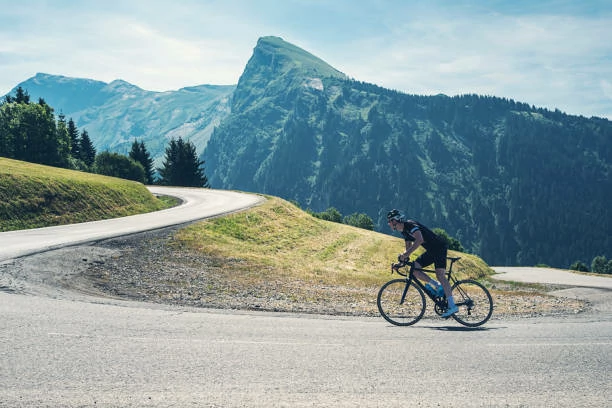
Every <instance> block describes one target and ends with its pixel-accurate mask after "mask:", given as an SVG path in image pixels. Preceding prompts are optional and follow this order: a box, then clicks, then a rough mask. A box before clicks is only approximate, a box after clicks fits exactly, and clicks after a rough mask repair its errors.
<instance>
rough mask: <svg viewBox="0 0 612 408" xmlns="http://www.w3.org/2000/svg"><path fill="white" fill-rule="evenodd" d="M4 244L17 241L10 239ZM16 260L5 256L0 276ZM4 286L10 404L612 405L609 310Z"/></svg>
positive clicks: (2, 395)
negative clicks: (567, 312)
mask: <svg viewBox="0 0 612 408" xmlns="http://www.w3.org/2000/svg"><path fill="white" fill-rule="evenodd" d="M196 195H197V194H196ZM191 199H195V200H196V201H198V200H199V199H197V198H188V200H191ZM231 201H232V202H233V201H234V200H233V199H232V200H231ZM251 204H254V203H251ZM190 205H191V204H190ZM193 205H196V204H193ZM202 205H204V206H205V204H202ZM200 215H202V213H201V212H200ZM159 218H162V217H159ZM181 222H185V221H181ZM144 224H145V225H147V226H150V224H149V221H147V222H144ZM113 228H115V227H113ZM87 229H89V227H88V228H87ZM75 234H76V232H75ZM77 235H78V234H77ZM11 239H16V238H15V237H14V235H13V234H11ZM77 239H79V240H82V239H86V238H83V237H79V238H77ZM0 240H1V242H2V246H4V245H5V244H8V242H7V241H6V235H2V234H0ZM43 245H49V244H48V243H47V241H46V240H44V241H43ZM53 245H60V244H55V243H54V244H53ZM12 251H17V252H13V253H17V254H21V252H19V249H16V250H15V249H12ZM28 251H32V250H31V249H28ZM39 251H40V250H38V252H39ZM34 252H37V251H34ZM4 256H5V257H6V256H7V255H6V252H4ZM39 256H40V255H39ZM33 258H35V257H28V258H27V259H33ZM5 259H6V258H5ZM13 264H16V263H15V262H14V261H5V262H4V263H3V267H4V269H0V273H6V272H4V271H6V268H11V267H12V265H13ZM2 288H4V289H0V316H1V317H0V407H11V408H15V407H321V406H330V407H400V406H401V407H407V406H422V407H426V406H439V407H447V406H448V407H491V406H495V407H551V406H554V407H570V406H571V407H605V406H610V405H611V404H610V402H611V401H612V389H611V385H610V384H612V381H611V380H612V378H611V375H610V367H612V316H611V315H610V313H609V312H606V311H605V310H604V311H602V310H599V309H594V311H593V312H590V313H585V314H580V315H575V316H566V317H555V318H532V319H516V320H505V321H502V320H497V319H492V320H491V321H490V322H488V323H487V324H486V325H485V326H484V327H483V328H480V329H475V330H474V329H472V330H469V329H465V328H462V327H461V326H459V325H458V324H457V323H456V322H454V321H449V320H442V319H431V320H425V321H422V322H419V323H418V324H417V325H416V326H413V327H408V328H401V327H395V326H391V325H389V324H388V323H386V322H385V321H384V320H383V319H382V318H339V317H330V316H305V315H296V314H274V313H256V312H252V313H250V312H236V311H220V310H202V309H192V308H183V307H182V308H179V307H169V306H160V305H152V304H147V303H136V302H126V301H119V300H111V299H101V298H96V297H91V296H86V295H83V294H78V295H76V294H75V295H71V294H69V293H63V292H61V288H60V287H57V288H56V292H57V294H56V295H54V294H53V291H50V292H45V293H46V294H45V295H44V296H43V295H39V294H36V293H28V292H27V291H25V292H15V291H12V290H10V285H7V286H3V287H2ZM597 290H604V291H605V290H606V289H601V288H599V289H597ZM608 295H609V293H608Z"/></svg>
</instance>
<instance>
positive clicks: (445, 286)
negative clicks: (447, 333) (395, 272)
mask: <svg viewBox="0 0 612 408" xmlns="http://www.w3.org/2000/svg"><path fill="white" fill-rule="evenodd" d="M387 223H388V224H389V227H391V229H392V230H393V231H399V232H400V233H401V234H402V236H403V237H404V240H405V242H406V252H404V253H403V254H400V256H399V259H400V261H404V262H407V261H409V260H410V255H411V254H412V253H413V252H414V251H416V250H417V249H418V248H419V247H420V246H423V248H425V250H426V251H425V252H424V253H423V254H421V256H419V257H418V258H417V259H416V260H415V261H414V275H415V276H416V277H417V278H418V279H419V280H421V281H424V282H427V283H426V285H425V288H426V289H427V290H428V291H430V292H431V293H432V294H434V295H437V296H443V295H446V299H447V302H448V309H447V310H446V311H445V312H444V313H443V314H442V317H450V316H451V315H453V314H455V313H457V312H458V311H459V308H458V307H457V306H456V305H455V301H454V299H453V297H452V296H451V287H450V284H449V283H448V279H446V252H447V248H446V243H445V242H444V241H443V240H442V239H441V238H440V237H438V236H437V235H436V234H435V233H434V232H433V231H432V230H430V229H429V228H427V227H426V226H424V225H423V224H421V223H419V222H416V221H413V220H406V221H404V217H403V216H402V214H401V213H400V212H399V211H398V210H395V209H394V210H391V211H389V212H388V213H387ZM432 263H433V264H434V265H435V267H436V277H437V278H438V280H439V281H440V283H438V282H436V281H435V280H434V279H431V278H430V277H429V276H428V275H427V274H426V273H425V272H423V271H421V270H420V269H421V268H424V267H427V266H429V265H431V264H432Z"/></svg>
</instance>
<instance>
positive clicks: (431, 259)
mask: <svg viewBox="0 0 612 408" xmlns="http://www.w3.org/2000/svg"><path fill="white" fill-rule="evenodd" d="M446 253H447V250H446V248H445V247H442V248H432V249H428V250H427V251H426V252H424V253H423V254H422V255H421V256H419V257H418V258H417V259H416V262H418V263H419V265H421V267H423V268H425V267H426V266H429V265H431V264H434V265H435V266H436V269H438V268H443V269H446Z"/></svg>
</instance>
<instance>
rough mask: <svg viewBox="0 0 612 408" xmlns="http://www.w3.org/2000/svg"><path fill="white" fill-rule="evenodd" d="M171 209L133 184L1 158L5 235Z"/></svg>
mask: <svg viewBox="0 0 612 408" xmlns="http://www.w3.org/2000/svg"><path fill="white" fill-rule="evenodd" d="M169 206H171V204H170V203H168V202H164V201H162V200H160V199H158V198H156V197H154V196H153V195H152V194H151V193H150V192H149V190H147V188H146V187H145V186H144V185H142V184H140V183H136V182H133V181H127V180H122V179H117V178H113V177H106V176H100V175H96V174H90V173H84V172H79V171H73V170H66V169H59V168H55V167H49V166H43V165H39V164H33V163H27V162H22V161H17V160H11V159H6V158H0V231H11V230H19V229H29V228H38V227H47V226H52V225H62V224H72V223H78V222H86V221H94V220H101V219H108V218H116V217H123V216H127V215H133V214H140V213H145V212H150V211H156V210H161V209H163V208H167V207H169Z"/></svg>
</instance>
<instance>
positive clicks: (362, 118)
mask: <svg viewBox="0 0 612 408" xmlns="http://www.w3.org/2000/svg"><path fill="white" fill-rule="evenodd" d="M296 48H297V47H294V46H293V45H291V44H288V43H286V42H284V41H282V40H281V39H279V38H275V37H265V38H262V39H260V40H259V42H258V44H257V47H256V48H255V50H254V53H253V56H252V58H251V59H250V61H249V63H248V64H247V67H246V68H245V71H244V73H243V75H242V77H241V78H240V81H239V83H238V86H237V89H236V91H235V93H234V97H233V101H232V106H231V109H232V113H231V115H230V116H229V117H228V118H226V119H225V120H224V121H223V122H222V124H221V125H220V126H219V127H218V128H217V129H216V130H215V131H214V133H213V135H212V137H211V139H210V141H209V143H208V145H207V148H206V150H205V151H204V154H203V156H202V158H203V159H204V160H205V161H206V163H207V168H208V169H209V181H210V184H211V186H212V187H213V188H228V189H240V190H245V191H257V192H262V193H268V194H272V195H277V196H280V197H283V198H286V199H290V200H295V201H297V202H299V203H300V204H301V205H302V206H303V207H309V208H311V209H313V210H315V211H321V210H324V209H326V208H328V207H330V206H333V207H336V208H338V209H339V210H340V211H341V212H342V213H352V212H355V211H359V212H364V213H366V214H368V215H369V216H371V217H372V218H373V219H374V221H375V223H376V224H377V227H378V229H379V230H382V231H385V230H386V225H385V223H384V215H385V213H386V211H387V210H388V209H390V208H400V209H403V210H405V212H406V214H407V215H408V216H409V217H413V218H416V219H418V220H420V221H422V222H423V223H425V224H428V225H430V226H432V227H441V228H444V229H445V230H446V231H448V232H449V233H450V234H451V235H453V236H455V237H457V238H458V239H459V240H460V241H461V242H462V243H463V245H464V246H465V247H466V248H467V249H469V250H471V251H473V252H475V253H477V254H479V255H480V256H481V257H483V259H485V261H487V262H488V263H489V264H492V265H495V264H505V265H517V264H518V265H533V264H536V263H546V264H548V265H552V266H559V267H567V266H569V264H570V263H571V262H573V261H575V260H577V259H583V260H586V261H588V260H590V259H592V258H593V257H594V256H596V255H607V256H608V257H609V256H610V255H612V254H610V253H609V251H610V248H612V234H611V232H612V216H611V214H610V209H609V207H610V204H609V203H610V202H611V199H612V181H611V180H612V179H611V175H610V170H611V167H612V123H610V122H609V121H607V120H604V119H598V118H591V119H587V118H584V117H576V116H570V115H566V114H564V113H562V112H559V111H554V112H552V111H548V110H545V109H537V108H535V107H532V106H529V105H527V104H524V103H518V102H515V101H512V100H507V99H501V98H496V97H483V96H477V95H464V96H458V97H452V98H451V97H447V96H444V95H439V96H417V95H408V94H403V93H399V92H395V91H391V90H387V89H384V88H380V87H378V86H376V85H372V84H367V83H362V82H359V81H355V80H351V79H347V78H346V77H345V76H344V75H343V74H341V73H339V72H338V71H336V70H335V69H333V68H332V67H330V66H329V65H327V64H325V63H324V62H323V61H321V60H319V59H317V58H316V57H314V56H312V55H310V54H308V53H306V52H305V51H303V50H299V49H297V50H296Z"/></svg>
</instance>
